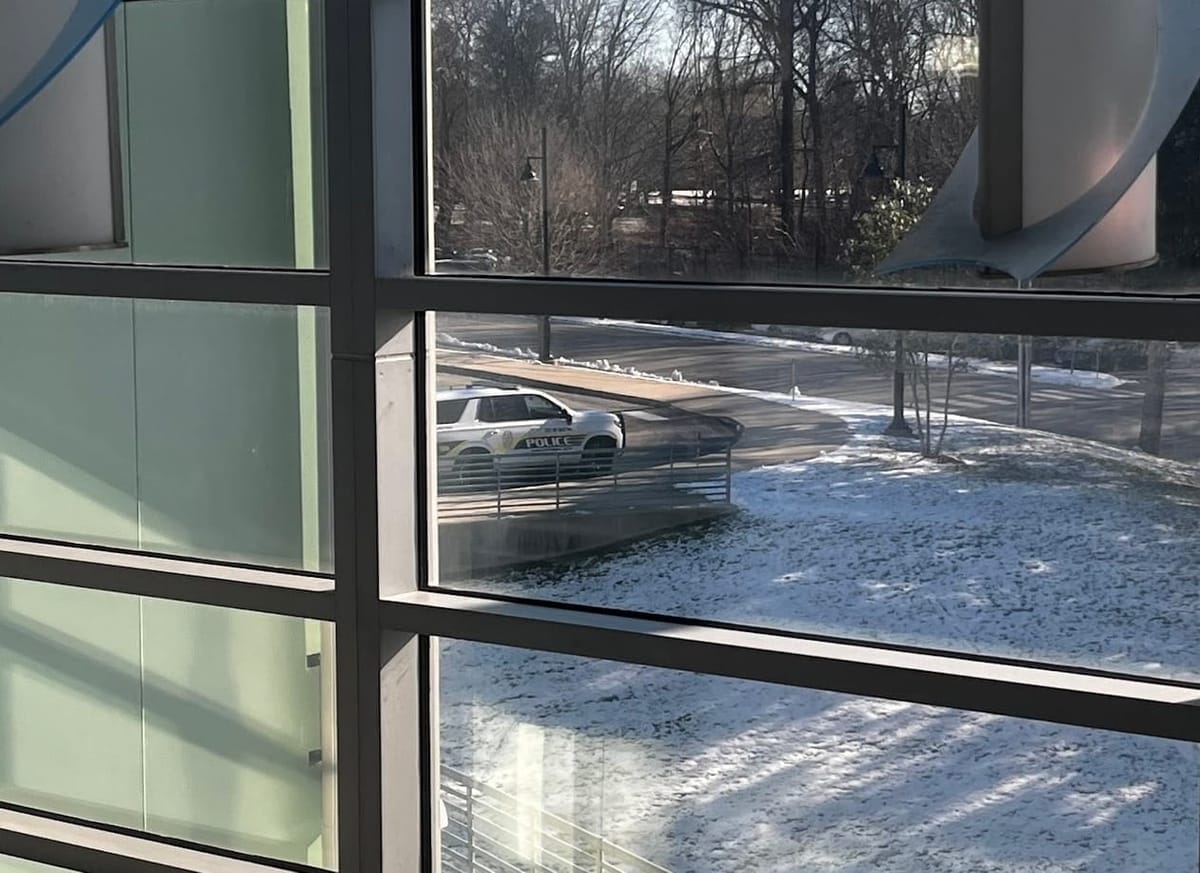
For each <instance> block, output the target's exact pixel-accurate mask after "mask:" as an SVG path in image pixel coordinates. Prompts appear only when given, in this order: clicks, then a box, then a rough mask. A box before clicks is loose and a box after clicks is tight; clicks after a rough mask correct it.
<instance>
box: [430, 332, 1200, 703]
mask: <svg viewBox="0 0 1200 873" xmlns="http://www.w3.org/2000/svg"><path fill="white" fill-rule="evenodd" d="M437 330H438V346H439V351H438V388H439V392H440V393H441V394H442V396H445V394H446V393H448V392H451V391H454V392H455V395H454V396H457V397H460V398H467V397H479V398H482V399H481V400H479V401H478V402H479V403H482V402H483V400H489V399H493V397H494V396H514V395H518V394H519V393H520V391H521V387H520V386H523V385H527V386H534V387H536V388H537V389H539V390H540V391H541V392H543V393H544V394H546V396H548V397H551V398H553V399H555V401H556V402H560V403H562V404H564V405H565V406H567V407H568V408H569V410H570V413H569V417H568V418H547V419H542V420H532V421H524V422H517V423H514V424H513V426H511V427H510V426H507V425H506V424H505V423H503V422H493V421H488V420H484V419H483V418H482V417H480V416H478V415H477V414H476V413H475V411H474V409H476V408H477V407H474V408H473V407H472V406H471V405H470V403H469V404H468V406H467V412H466V414H465V415H464V416H463V418H462V419H461V420H460V421H457V422H455V423H453V424H449V425H439V426H438V429H437V442H438V448H439V469H438V487H439V496H438V517H439V538H440V548H439V553H440V554H439V560H440V579H441V584H443V585H445V586H447V587H453V588H458V589H468V590H472V591H486V592H493V593H497V594H503V595H511V596H518V597H526V598H536V599H543V600H549V601H556V602H570V603H577V604H589V605H598V606H606V607H614V608H620V609H629V610H636V611H643V612H651V613H659V614H670V615H680V616H687V617H695V618H703V619H718V620H722V621H731V622H737V623H745V624H751V625H761V626H767V627H771V628H783V629H788V630H794V631H801V632H806V633H821V634H832V635H836V636H850V637H854V638H859V639H864V640H876V641H886V642H891V643H904V644H911V645H917V646H933V647H937V648H942V647H949V648H951V649H954V650H957V651H969V652H976V651H978V652H983V653H987V654H990V655H1004V656H1010V657H1017V658H1033V659H1049V660H1052V661H1056V662H1060V663H1067V664H1072V665H1081V666H1087V667H1099V668H1104V669H1109V670H1116V671H1128V672H1132V673H1140V674H1151V675H1159V676H1170V677H1173V678H1176V679H1185V680H1188V681H1197V680H1200V662H1198V661H1197V658H1196V654H1195V653H1196V651H1197V647H1198V646H1200V637H1198V636H1197V632H1196V621H1195V620H1194V619H1195V609H1194V591H1195V587H1196V584H1197V582H1198V581H1200V579H1198V577H1197V571H1196V567H1197V565H1198V560H1197V559H1198V552H1197V545H1196V538H1195V537H1194V536H1193V532H1194V531H1195V526H1196V519H1197V506H1198V505H1200V490H1198V489H1200V478H1198V477H1197V466H1196V465H1197V463H1198V462H1200V430H1198V427H1197V422H1198V420H1200V419H1198V418H1197V416H1198V414H1200V407H1198V406H1197V401H1198V398H1200V394H1197V392H1196V390H1195V385H1196V381H1197V378H1198V377H1200V350H1198V349H1197V348H1194V347H1193V346H1192V344H1187V343H1136V342H1126V341H1117V340H1103V339H1074V338H1069V337H1034V338H1028V339H1023V338H1020V337H1013V336H989V335H981V334H969V335H968V334H961V335H949V334H936V333H924V332H911V333H909V334H907V335H906V336H904V337H903V343H904V345H903V355H902V357H901V360H902V361H903V362H904V365H903V367H902V376H903V386H902V397H903V403H902V415H903V418H902V419H901V421H900V424H901V428H904V427H907V429H908V430H907V433H909V434H911V435H909V436H906V435H899V434H897V433H896V429H895V428H894V427H893V425H894V424H895V417H896V416H895V402H894V401H895V394H894V389H895V387H896V380H895V372H894V371H895V367H894V361H895V343H896V340H897V338H898V337H897V336H896V335H895V334H894V333H889V332H887V331H881V330H861V329H855V328H844V327H837V326H825V327H820V326H818V327H800V326H792V325H749V324H738V323H733V322H731V323H728V324H722V325H698V324H695V323H688V324H686V325H685V324H658V323H654V324H651V323H634V322H616V321H604V320H597V319H583V318H555V319H553V320H552V323H551V332H550V337H551V348H552V353H553V355H554V357H555V363H554V364H553V365H549V366H548V365H546V364H542V363H539V362H538V361H537V357H538V356H537V353H536V352H535V351H534V350H533V349H535V348H536V347H537V342H538V325H537V320H536V319H535V318H527V317H520V316H492V315H452V314H446V313H441V314H439V315H438V322H437ZM1023 350H1024V351H1023ZM1018 358H1021V359H1022V360H1027V361H1028V364H1029V367H1028V374H1029V380H1028V382H1027V383H1026V384H1028V387H1029V395H1028V402H1027V404H1025V406H1026V412H1025V413H1022V406H1023V405H1022V403H1021V402H1020V396H1021V391H1020V388H1021V386H1022V384H1023V381H1022V379H1021V378H1020V375H1019V374H1020V372H1021V370H1022V367H1021V366H1020V365H1019V362H1018ZM489 386H490V387H489ZM1022 414H1024V416H1025V426H1020V425H1019V424H1018V420H1019V419H1018V416H1020V415H1022ZM922 437H924V439H922Z"/></svg>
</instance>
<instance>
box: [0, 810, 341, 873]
mask: <svg viewBox="0 0 1200 873" xmlns="http://www.w3.org/2000/svg"><path fill="white" fill-rule="evenodd" d="M5 857H10V858H20V859H24V860H27V861H34V862H37V863H40V864H50V865H53V866H56V867H60V868H62V869H64V870H71V871H73V873H283V871H289V873H319V869H318V868H315V867H310V866H308V865H306V864H298V863H295V862H292V861H279V860H273V859H267V858H261V857H258V856H255V855H248V854H245V853H242V852H235V851H232V850H228V849H221V848H216V847H211V846H207V845H201V844H199V843H196V842H193V841H190V840H182V839H178V838H175V837H167V836H163V835H159V834H149V833H145V832H142V831H137V830H133V829H130V828H125V827H121V826H118V825H110V824H105V823H102V822H91V821H86V820H83V819H79V818H76V817H73V816H66V815H60V814H56V813H51V812H44V811H42V810H32V809H27V808H23V807H20V806H17V805H15V804H9V803H0V860H2V859H3V858H5Z"/></svg>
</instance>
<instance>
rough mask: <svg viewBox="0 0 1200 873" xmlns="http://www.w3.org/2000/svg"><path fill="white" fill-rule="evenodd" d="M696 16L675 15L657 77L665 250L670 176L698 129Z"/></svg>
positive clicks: (684, 12)
mask: <svg viewBox="0 0 1200 873" xmlns="http://www.w3.org/2000/svg"><path fill="white" fill-rule="evenodd" d="M700 33H701V31H700V26H699V16H697V15H695V14H692V13H691V12H689V10H688V9H687V8H686V7H685V8H684V9H682V10H680V12H679V13H677V15H676V18H675V21H674V27H673V29H672V35H671V55H670V58H669V59H668V61H667V63H666V66H665V67H664V69H663V70H662V73H661V74H660V75H661V89H662V90H661V98H660V99H661V113H660V117H661V119H662V121H661V128H660V139H661V143H662V179H661V184H660V185H659V191H660V192H661V193H662V207H661V211H660V212H659V217H658V244H659V246H660V247H662V248H666V246H667V241H668V228H669V225H670V221H671V207H672V205H673V204H672V192H673V190H674V175H673V173H672V170H673V168H674V165H675V162H676V156H677V155H678V153H679V151H680V150H681V149H682V148H683V147H684V146H685V145H686V144H687V143H688V142H690V141H691V140H692V139H693V138H694V137H695V135H696V132H697V131H698V130H699V127H700V107H699V103H700V97H701V81H700V70H699V64H698V61H699V58H698V54H699V46H700Z"/></svg>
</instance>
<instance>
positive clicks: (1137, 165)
mask: <svg viewBox="0 0 1200 873" xmlns="http://www.w3.org/2000/svg"><path fill="white" fill-rule="evenodd" d="M1157 33H1158V51H1157V57H1156V58H1155V61H1154V71H1153V77H1152V80H1151V86H1150V89H1149V93H1148V94H1147V97H1146V102H1145V105H1144V107H1143V109H1142V112H1141V115H1140V118H1139V120H1138V122H1137V124H1136V125H1135V127H1134V128H1133V130H1132V132H1131V134H1130V136H1129V138H1128V140H1127V144H1126V146H1125V149H1124V151H1123V152H1122V153H1121V155H1120V156H1119V157H1118V158H1117V159H1116V161H1115V162H1114V163H1113V164H1112V166H1111V167H1110V169H1109V170H1108V171H1107V172H1106V173H1105V174H1104V175H1103V176H1102V177H1101V178H1100V179H1099V180H1098V181H1097V182H1096V183H1095V184H1094V185H1092V187H1091V188H1089V189H1088V190H1086V191H1084V192H1082V193H1081V194H1080V195H1079V196H1078V197H1076V198H1075V199H1074V200H1073V201H1072V202H1070V203H1069V204H1067V205H1066V206H1064V207H1062V208H1061V209H1059V210H1058V211H1056V212H1054V213H1053V214H1052V215H1049V216H1047V217H1045V218H1043V219H1041V220H1039V221H1036V222H1034V223H1032V224H1029V225H1027V226H1024V227H1021V228H1020V229H1017V230H1013V231H1011V232H1009V233H1006V234H1003V235H1001V236H996V237H994V238H990V239H989V238H985V236H984V234H983V232H982V231H981V229H980V226H979V223H978V220H977V217H976V215H975V196H976V191H977V188H978V185H979V180H980V160H979V151H980V142H979V131H978V130H977V131H976V133H975V135H974V136H972V138H971V140H970V142H969V143H968V144H967V146H966V148H965V149H964V151H963V154H962V156H961V157H960V158H959V160H958V163H957V165H956V166H955V168H954V170H953V172H952V173H951V174H950V177H949V179H948V180H947V182H946V184H945V185H944V186H943V187H942V189H941V191H940V193H939V194H938V196H937V198H936V199H935V200H934V203H933V205H932V206H930V208H929V210H928V211H927V212H926V214H925V215H924V217H923V218H922V220H921V222H920V223H919V224H918V226H917V227H916V228H915V229H914V230H913V231H912V232H911V233H910V234H909V235H908V236H907V237H905V239H903V240H902V241H901V243H900V245H899V246H897V247H896V249H895V250H894V251H893V252H892V253H891V254H890V255H889V256H888V258H887V259H886V260H885V261H884V263H883V264H882V265H881V266H880V268H879V271H880V272H881V273H894V272H897V271H900V270H908V269H916V268H921V267H939V266H968V267H980V268H988V269H992V270H996V271H999V272H1002V273H1007V274H1008V275H1010V276H1012V277H1013V278H1015V279H1017V280H1018V281H1028V280H1030V279H1033V278H1034V277H1036V276H1038V275H1039V274H1041V273H1043V272H1044V271H1046V270H1047V269H1048V268H1050V267H1051V266H1052V265H1053V264H1054V263H1055V262H1056V261H1057V260H1058V259H1059V258H1061V257H1062V256H1063V255H1064V254H1065V253H1066V252H1068V251H1069V250H1070V249H1071V248H1072V247H1073V246H1074V245H1075V244H1076V243H1078V242H1079V241H1080V240H1081V239H1083V237H1084V236H1085V235H1086V234H1087V233H1088V232H1089V231H1091V230H1092V229H1093V228H1094V227H1095V226H1096V225H1097V224H1098V223H1099V222H1101V221H1102V220H1103V219H1104V218H1105V216H1107V215H1108V214H1109V212H1110V211H1111V210H1112V209H1113V207H1114V206H1116V204H1117V203H1118V201H1120V200H1121V198H1122V197H1123V196H1124V195H1125V194H1126V192H1127V191H1129V189H1130V187H1131V186H1132V185H1133V184H1134V183H1135V182H1136V181H1137V180H1138V178H1139V177H1140V176H1141V175H1142V174H1143V172H1144V171H1145V170H1146V168H1147V166H1149V164H1150V162H1151V160H1152V159H1153V158H1154V156H1155V154H1156V153H1157V151H1158V149H1159V147H1160V146H1161V145H1162V143H1163V142H1164V141H1165V139H1166V137H1167V135H1168V134H1169V133H1170V131H1171V128H1172V126H1173V125H1174V124H1175V121H1176V119H1177V118H1178V117H1179V114H1180V113H1181V112H1182V110H1183V108H1184V106H1185V105H1186V104H1187V101H1188V99H1189V98H1190V96H1191V94H1192V91H1193V90H1194V89H1195V87H1196V84H1197V82H1198V81H1200V53H1197V51H1196V46H1197V45H1200V2H1197V0H1158V30H1157Z"/></svg>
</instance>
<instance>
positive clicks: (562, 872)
mask: <svg viewBox="0 0 1200 873" xmlns="http://www.w3.org/2000/svg"><path fill="white" fill-rule="evenodd" d="M442 803H443V805H444V809H445V814H446V819H445V823H444V826H443V827H442V831H441V834H442V870H443V871H448V873H670V871H669V870H667V869H666V868H665V867H660V866H658V865H657V864H655V863H653V862H652V861H648V860H646V859H645V858H643V857H641V856H639V855H636V854H634V853H633V852H630V851H629V850H628V849H623V848H621V847H620V846H618V845H615V844H614V843H611V842H609V841H608V840H606V839H605V838H604V837H602V836H600V835H598V834H594V833H592V832H591V831H588V830H585V829H583V828H581V827H578V826H577V825H575V824H573V823H572V822H569V821H567V820H566V819H565V818H562V817H560V816H557V815H554V814H553V813H551V812H547V811H546V810H544V809H542V808H541V807H539V806H536V805H535V804H532V803H528V802H527V801H524V800H521V799H520V798H517V797H514V796H512V795H511V794H506V793H505V792H503V791H499V790H497V789H495V788H492V787H490V786H488V785H485V784H483V783H482V782H478V781H476V780H474V779H472V778H471V777H470V776H467V775H466V774H464V773H460V772H458V771H457V770H452V769H450V768H449V767H443V768H442Z"/></svg>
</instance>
